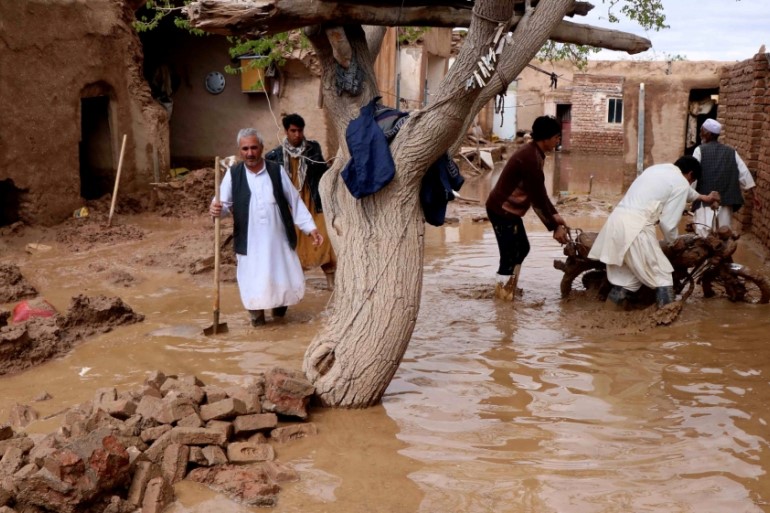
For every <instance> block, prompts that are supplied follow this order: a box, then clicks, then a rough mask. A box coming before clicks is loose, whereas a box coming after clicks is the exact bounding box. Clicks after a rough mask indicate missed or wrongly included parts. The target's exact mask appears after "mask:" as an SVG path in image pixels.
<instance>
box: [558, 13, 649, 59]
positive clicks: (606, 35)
mask: <svg viewBox="0 0 770 513" xmlns="http://www.w3.org/2000/svg"><path fill="white" fill-rule="evenodd" d="M549 39H551V41H556V42H557V43H574V44H579V45H588V46H595V47H597V48H606V49H608V50H620V51H623V52H626V53H629V54H631V55H633V54H637V53H640V52H643V51H645V50H649V49H650V47H651V46H652V43H651V42H650V40H649V39H647V38H644V37H640V36H637V35H634V34H629V33H628V32H622V31H620V30H612V29H605V28H599V27H594V26H592V25H584V24H580V23H573V22H571V21H566V20H563V21H562V22H561V23H559V25H557V27H556V29H554V31H553V32H551V36H550V38H549Z"/></svg>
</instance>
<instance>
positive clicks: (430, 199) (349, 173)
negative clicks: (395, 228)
mask: <svg viewBox="0 0 770 513" xmlns="http://www.w3.org/2000/svg"><path fill="white" fill-rule="evenodd" d="M379 100H380V97H379V96H378V97H376V98H374V99H373V100H372V101H371V102H369V103H368V104H367V105H365V106H364V107H362V108H361V115H360V116H359V117H358V118H356V119H354V120H353V121H351V122H350V125H348V129H347V131H346V133H345V139H346V140H347V143H348V148H349V149H350V155H351V158H350V162H348V163H347V165H346V166H345V169H343V170H342V179H343V181H344V182H345V185H346V186H347V187H348V190H349V191H350V193H351V194H352V195H353V196H354V197H355V198H357V199H361V198H363V197H366V196H368V195H370V194H374V193H375V192H377V191H379V190H380V189H382V188H383V187H385V186H386V185H387V184H388V183H390V181H391V180H392V179H393V177H394V176H395V172H396V168H395V163H394V162H393V157H392V155H391V154H390V148H389V146H388V145H389V144H390V142H391V141H392V140H393V139H394V138H395V137H396V134H398V131H399V130H400V129H401V127H402V126H403V125H404V123H406V121H407V119H408V117H409V114H408V113H407V112H403V111H400V110H397V109H393V108H390V107H383V106H381V105H379V104H378V103H377V102H378V101H379ZM464 181H465V180H464V179H463V177H462V176H461V175H460V170H459V168H458V167H457V164H455V162H454V160H452V158H451V157H450V156H449V154H448V153H445V154H443V155H442V156H441V157H439V159H438V160H436V162H434V163H433V164H432V165H431V166H430V167H429V168H428V171H427V172H426V173H425V176H424V177H423V179H422V184H421V186H420V204H421V205H422V209H423V215H424V216H425V221H426V222H427V223H429V224H432V225H434V226H441V225H443V224H444V220H445V217H446V206H447V203H448V202H450V201H452V200H453V199H454V193H453V192H452V191H453V190H455V191H457V190H460V187H462V185H463V183H464Z"/></svg>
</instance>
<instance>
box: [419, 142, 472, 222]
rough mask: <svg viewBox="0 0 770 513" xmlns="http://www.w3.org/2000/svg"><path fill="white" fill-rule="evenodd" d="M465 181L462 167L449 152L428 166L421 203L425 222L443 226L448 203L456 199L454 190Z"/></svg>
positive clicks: (421, 190)
mask: <svg viewBox="0 0 770 513" xmlns="http://www.w3.org/2000/svg"><path fill="white" fill-rule="evenodd" d="M463 183H465V179H464V178H463V177H462V175H460V169H459V168H458V167H457V164H455V162H454V160H452V158H451V157H450V156H449V154H448V153H444V154H443V155H441V157H439V159H438V160H437V161H436V162H434V163H433V165H432V166H430V167H429V168H428V171H427V173H425V176H423V177H422V184H421V185H420V204H421V205H422V213H423V215H424V216H425V222H426V223H428V224H432V225H433V226H441V225H443V224H444V221H445V220H446V207H447V203H449V202H450V201H453V200H454V199H455V195H454V193H453V192H452V191H453V190H454V191H459V190H460V187H462V186H463Z"/></svg>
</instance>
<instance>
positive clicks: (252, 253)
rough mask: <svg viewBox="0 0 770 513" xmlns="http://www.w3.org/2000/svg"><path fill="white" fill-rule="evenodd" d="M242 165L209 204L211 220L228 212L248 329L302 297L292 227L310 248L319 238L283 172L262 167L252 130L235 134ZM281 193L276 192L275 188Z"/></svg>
mask: <svg viewBox="0 0 770 513" xmlns="http://www.w3.org/2000/svg"><path fill="white" fill-rule="evenodd" d="M238 149H239V152H240V156H241V160H242V163H238V164H234V165H233V166H232V167H230V169H228V171H227V172H226V173H225V176H224V178H223V179H222V185H221V187H220V202H217V201H216V200H214V201H212V202H211V206H210V208H209V212H210V213H211V215H212V216H215V217H216V216H224V215H227V214H230V213H232V214H233V218H234V225H233V239H234V244H235V253H236V258H237V263H238V269H237V279H238V288H239V289H240V293H241V301H242V302H243V306H244V307H245V308H246V310H248V311H249V315H250V317H251V324H252V326H259V325H262V324H264V323H265V310H266V309H272V314H273V317H283V316H284V315H286V310H287V308H288V307H289V306H290V305H294V304H297V303H299V302H300V300H301V299H302V297H303V296H304V295H305V276H304V274H303V272H302V265H301V264H300V261H299V257H298V256H297V253H296V251H295V249H296V244H297V240H296V234H295V232H294V225H295V224H296V226H297V227H298V228H299V229H300V230H301V231H302V233H304V234H306V235H309V236H310V237H311V238H312V240H313V244H314V245H319V244H321V243H322V242H323V237H322V236H321V234H320V233H318V229H317V227H316V225H315V223H314V222H313V217H312V216H311V215H310V212H308V210H307V207H306V206H305V204H304V203H303V202H302V199H301V198H300V196H299V193H298V192H297V189H296V188H295V187H294V186H293V185H292V183H291V181H290V180H289V177H288V175H287V174H286V173H285V172H284V170H283V168H282V167H281V166H279V165H277V164H272V163H269V164H266V163H265V160H264V159H263V157H262V152H263V150H264V142H263V140H262V137H261V136H260V135H259V132H257V131H256V130H255V129H253V128H244V129H243V130H241V131H240V132H238ZM276 186H277V187H280V189H282V190H281V191H278V192H277V191H276V188H277V187H276Z"/></svg>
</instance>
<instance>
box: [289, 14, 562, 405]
mask: <svg viewBox="0 0 770 513" xmlns="http://www.w3.org/2000/svg"><path fill="white" fill-rule="evenodd" d="M475 5H476V7H475V8H476V11H477V12H478V14H479V16H474V17H473V19H472V21H471V26H470V31H469V35H468V38H467V39H466V42H465V44H464V45H463V48H462V50H461V52H460V54H459V55H458V57H457V59H456V61H455V64H454V65H453V66H452V68H451V69H450V72H449V74H448V75H447V77H446V78H445V79H444V81H443V82H442V84H441V86H440V89H439V92H438V94H437V98H436V100H435V101H434V103H433V104H431V105H429V106H428V107H426V108H425V109H423V110H421V111H417V112H414V113H412V115H411V116H410V121H409V122H408V123H407V124H406V125H405V126H404V128H402V129H401V131H400V133H399V135H398V137H397V138H396V139H395V141H394V142H393V143H392V144H391V152H392V154H393V158H394V160H395V162H396V176H395V178H394V180H393V182H391V183H390V184H389V185H388V186H387V187H385V188H384V189H383V190H381V191H380V192H378V193H376V194H374V195H372V196H370V197H366V198H364V199H362V200H356V199H355V198H353V196H352V195H351V194H350V193H349V192H348V190H347V188H346V186H345V184H344V182H343V181H342V178H341V176H340V174H339V173H340V171H341V170H342V168H343V166H344V164H345V163H346V162H347V160H348V159H349V154H348V153H347V148H346V147H345V146H346V145H345V144H342V145H341V148H340V150H339V152H338V154H337V159H336V161H335V164H334V166H333V167H332V169H331V170H330V171H329V172H327V174H326V175H325V176H324V179H323V180H322V187H321V193H322V198H323V203H324V212H325V217H326V222H327V227H328V229H329V235H330V237H331V238H332V242H333V243H334V247H335V249H336V250H337V258H338V271H337V278H336V284H335V292H334V298H333V303H332V305H331V311H330V312H329V318H328V321H327V322H326V324H325V325H324V327H323V328H322V329H321V331H320V332H319V334H318V335H317V336H316V337H315V339H314V340H313V341H312V343H311V344H310V347H309V348H308V350H307V352H306V354H305V361H304V364H303V367H304V371H305V373H306V375H307V376H308V378H309V379H310V380H311V382H312V383H313V384H314V385H315V387H316V394H317V395H318V397H319V398H320V399H321V402H322V403H323V404H325V405H327V406H339V407H353V408H360V407H366V406H370V405H372V404H375V403H377V402H378V401H379V400H380V399H381V397H382V395H383V393H384V392H385V389H386V388H387V386H388V384H389V383H390V381H391V379H392V377H393V375H394V374H395V372H396V370H397V368H398V365H399V363H400V362H401V359H402V357H403V355H404V352H405V351H406V349H407V346H408V343H409V340H410V338H411V335H412V331H413V330H414V326H415V322H416V319H417V313H418V311H419V303H420V293H421V287H422V266H423V247H424V237H423V236H424V220H423V216H422V212H421V210H420V204H419V200H418V198H419V196H418V195H419V187H420V182H421V179H422V177H423V175H424V174H425V171H426V169H427V168H428V166H429V165H430V164H431V163H432V162H433V161H435V160H436V159H437V158H438V157H439V156H440V155H441V154H442V153H443V152H445V151H446V150H447V149H448V148H449V147H450V145H451V144H452V143H453V142H454V141H455V140H456V139H457V138H458V134H460V133H461V132H460V131H461V130H462V129H463V126H464V123H465V120H466V119H468V117H472V116H473V115H475V114H476V112H475V111H474V108H475V107H474V105H475V101H476V99H477V98H478V97H479V95H480V94H481V91H482V90H481V89H479V88H470V89H468V88H466V82H467V80H468V77H469V76H471V75H472V73H473V70H474V69H475V68H476V66H477V60H478V59H479V57H480V56H481V55H482V54H483V53H486V52H487V51H488V49H489V46H490V42H491V40H492V37H493V36H494V34H495V32H496V30H497V29H498V27H499V25H498V23H495V22H494V21H493V20H501V21H502V20H510V19H511V18H512V15H513V7H512V2H510V1H508V0H486V1H484V0H477V1H476V4H475ZM572 5H573V2H572V0H549V1H548V2H541V3H540V5H539V7H538V8H537V9H535V10H534V11H533V12H532V13H530V14H527V15H525V16H524V18H523V19H522V20H521V22H520V23H519V24H518V26H517V28H516V31H515V33H514V44H515V46H514V44H511V45H508V46H507V47H506V49H505V51H504V54H503V56H502V57H504V60H505V62H506V63H507V64H506V69H505V71H504V76H506V77H510V78H511V79H512V78H513V77H515V76H517V75H518V73H519V72H520V71H521V69H523V67H524V66H525V65H526V63H527V62H529V60H530V59H531V58H532V57H534V55H535V54H536V53H537V51H538V49H539V48H540V47H541V46H542V45H543V43H544V42H545V41H546V40H547V39H548V36H549V34H550V32H551V30H552V29H553V27H554V26H555V25H556V24H558V23H559V21H560V20H561V19H562V18H563V17H564V15H565V13H566V12H567V11H568V10H569V9H570V8H571V7H572ZM346 33H347V36H348V37H347V38H348V41H349V42H350V44H351V47H352V48H353V50H354V53H355V56H356V59H357V60H358V63H359V65H362V66H363V68H364V70H365V71H366V73H367V81H366V87H365V89H364V92H363V93H362V94H361V96H359V97H355V98H353V97H349V96H347V95H343V96H337V94H336V92H335V89H334V85H333V71H332V70H333V69H334V61H333V57H332V49H331V47H330V45H329V43H328V41H327V40H326V39H325V36H324V33H323V31H316V33H315V34H314V35H312V37H311V41H312V42H313V44H314V45H315V47H316V51H317V52H318V56H319V58H320V59H321V62H322V65H323V68H324V70H325V71H324V78H323V82H324V84H323V85H324V106H325V108H326V109H328V111H329V112H330V114H331V115H330V116H329V117H330V119H333V120H334V122H335V128H336V129H337V132H338V133H339V134H340V140H341V141H344V140H345V138H344V133H345V129H346V128H347V125H348V123H349V122H350V120H351V119H353V118H355V117H356V116H357V115H358V108H359V107H360V106H361V105H363V104H365V103H367V102H368V101H369V100H370V99H371V98H372V97H373V96H375V95H376V85H375V84H376V82H375V80H374V75H373V71H372V69H373V68H372V62H373V57H374V56H373V55H372V54H371V53H369V50H368V47H367V46H366V43H365V41H364V33H363V30H362V29H361V28H360V27H358V26H347V27H346ZM502 62H503V60H502V59H501V63H502ZM491 86H493V85H492V84H490V87H491Z"/></svg>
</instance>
